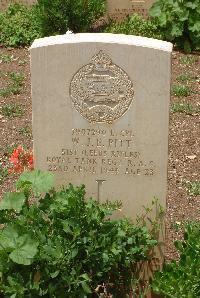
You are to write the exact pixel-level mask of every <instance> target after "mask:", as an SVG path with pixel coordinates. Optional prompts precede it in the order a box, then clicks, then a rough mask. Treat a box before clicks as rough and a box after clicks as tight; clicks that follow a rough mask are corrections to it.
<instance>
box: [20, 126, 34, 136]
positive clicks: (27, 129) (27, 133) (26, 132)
mask: <svg viewBox="0 0 200 298" xmlns="http://www.w3.org/2000/svg"><path fill="white" fill-rule="evenodd" d="M18 131H19V134H20V135H23V136H25V137H29V138H30V137H31V136H32V132H31V129H30V127H28V126H25V127H22V128H20V129H19V130H18Z"/></svg>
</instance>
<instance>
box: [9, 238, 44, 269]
mask: <svg viewBox="0 0 200 298" xmlns="http://www.w3.org/2000/svg"><path fill="white" fill-rule="evenodd" d="M37 247H38V243H37V242H36V241H35V240H33V239H31V238H30V236H29V235H28V234H27V235H23V236H20V237H19V238H18V241H17V247H16V248H15V249H14V250H13V251H12V252H11V254H10V256H9V257H10V259H11V260H12V261H13V262H15V263H17V264H22V265H30V264H31V263H32V262H33V259H34V257H35V255H36V254H37V251H38V249H37Z"/></svg>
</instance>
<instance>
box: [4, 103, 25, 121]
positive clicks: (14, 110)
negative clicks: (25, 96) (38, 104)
mask: <svg viewBox="0 0 200 298" xmlns="http://www.w3.org/2000/svg"><path fill="white" fill-rule="evenodd" d="M1 114H2V115H3V116H5V117H7V118H10V119H12V118H15V117H21V116H23V114H24V110H23V108H22V106H21V105H19V104H16V103H11V104H5V105H3V106H2V107H1Z"/></svg>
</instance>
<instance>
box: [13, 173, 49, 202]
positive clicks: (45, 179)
mask: <svg viewBox="0 0 200 298" xmlns="http://www.w3.org/2000/svg"><path fill="white" fill-rule="evenodd" d="M26 187H29V188H31V189H32V190H33V192H34V194H35V195H36V196H37V195H39V194H41V193H43V192H48V191H49V190H50V189H51V188H52V187H53V175H52V174H51V173H49V172H42V171H40V170H34V171H31V172H24V173H23V174H22V175H21V176H20V178H19V180H18V182H17V188H18V189H24V188H26Z"/></svg>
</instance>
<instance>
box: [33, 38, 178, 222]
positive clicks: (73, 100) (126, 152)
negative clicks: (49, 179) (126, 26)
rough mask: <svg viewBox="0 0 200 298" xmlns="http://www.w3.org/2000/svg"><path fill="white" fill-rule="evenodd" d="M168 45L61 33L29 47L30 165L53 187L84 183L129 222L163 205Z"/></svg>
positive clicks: (167, 113) (87, 188)
mask: <svg viewBox="0 0 200 298" xmlns="http://www.w3.org/2000/svg"><path fill="white" fill-rule="evenodd" d="M171 51H172V45H171V44H170V43H167V42H163V41H159V40H153V39H148V38H142V37H135V36H125V35H112V34H67V35H63V36H54V37H48V38H44V39H39V40H36V41H35V42H34V43H33V45H32V47H31V77H32V101H33V137H34V158H35V166H36V167H37V168H40V169H43V170H48V171H51V172H53V173H54V174H55V175H56V183H57V185H62V184H65V185H66V184H68V183H70V182H71V183H73V184H75V185H80V184H85V185H86V190H87V195H88V196H92V197H94V198H96V199H98V200H100V201H105V200H107V199H109V200H121V201H122V202H123V210H122V212H123V214H126V215H128V216H130V217H132V218H135V216H136V214H138V212H140V211H141V209H142V206H143V205H147V204H149V203H151V201H152V199H153V198H154V197H157V198H159V199H160V202H161V204H162V205H163V206H165V202H166V190H167V159H168V121H169V100H170V77H171Z"/></svg>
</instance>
